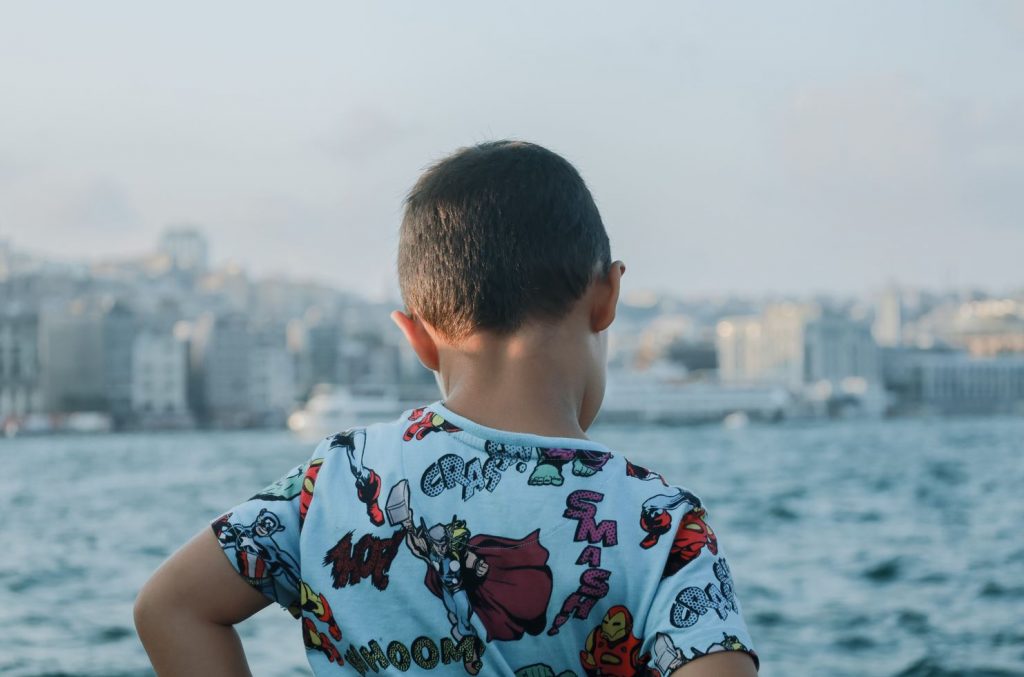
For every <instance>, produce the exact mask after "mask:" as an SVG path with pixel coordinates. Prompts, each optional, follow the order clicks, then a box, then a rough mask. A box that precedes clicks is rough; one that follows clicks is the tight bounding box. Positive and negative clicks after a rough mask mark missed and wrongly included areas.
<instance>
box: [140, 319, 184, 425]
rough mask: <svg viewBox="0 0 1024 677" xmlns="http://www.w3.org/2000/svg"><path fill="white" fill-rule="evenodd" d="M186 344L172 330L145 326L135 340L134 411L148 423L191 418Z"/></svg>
mask: <svg viewBox="0 0 1024 677" xmlns="http://www.w3.org/2000/svg"><path fill="white" fill-rule="evenodd" d="M187 378H188V352H187V346H186V344H185V343H184V342H183V341H181V340H179V339H178V338H177V337H175V336H174V334H172V333H171V332H169V331H157V330H155V329H144V330H142V331H140V332H139V333H138V334H137V335H136V336H135V340H134V342H133V343H132V387H131V406H132V412H133V413H134V414H135V415H136V417H137V418H138V419H139V420H140V421H142V422H144V423H160V422H166V423H168V424H173V423H177V422H179V421H182V420H184V419H187V418H189V410H188V400H187V390H186V388H187Z"/></svg>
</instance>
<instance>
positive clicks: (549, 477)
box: [211, 405, 757, 677]
mask: <svg viewBox="0 0 1024 677" xmlns="http://www.w3.org/2000/svg"><path fill="white" fill-rule="evenodd" d="M449 416H451V417H450V418H449ZM453 421H456V422H457V425H456V424H455V423H453ZM524 441H525V442H528V443H529V444H527V445H524V444H523V442H524ZM543 441H544V438H540V439H537V436H512V437H508V438H499V439H488V438H486V437H483V436H481V433H480V431H479V430H478V429H474V427H473V425H472V422H471V421H467V420H466V419H464V418H460V417H459V416H457V415H454V414H450V413H448V412H446V411H445V410H444V409H443V407H440V406H435V405H432V406H428V407H420V408H418V409H414V410H412V411H411V414H405V415H403V416H402V417H401V418H400V419H399V420H398V421H395V422H394V423H392V424H387V426H386V427H381V428H375V427H374V428H352V429H349V430H345V431H342V432H338V433H336V434H332V435H330V436H328V437H326V438H324V439H323V441H322V442H321V444H320V445H319V446H318V447H317V450H316V451H315V452H314V454H313V456H312V458H310V460H309V461H307V462H306V463H303V464H302V465H300V466H298V467H297V468H294V469H293V470H292V471H290V472H289V473H288V474H287V475H285V476H284V477H282V478H281V479H280V480H278V481H277V482H274V483H273V484H271V485H269V486H267V487H265V488H264V489H263V490H261V491H260V492H259V493H257V494H255V495H254V496H253V497H252V498H251V499H249V501H248V502H246V503H243V504H241V505H240V506H236V508H237V510H235V509H233V510H232V511H229V512H227V513H225V514H223V515H221V516H220V517H219V518H217V519H216V520H215V521H214V522H213V523H212V524H211V526H212V528H213V531H214V533H215V534H216V535H217V538H218V540H219V542H220V545H221V547H222V549H223V550H224V552H225V554H226V555H227V556H228V557H229V559H230V560H231V562H232V564H233V565H234V566H235V568H236V569H237V570H238V571H239V573H240V574H241V575H242V576H243V577H244V578H245V580H247V581H248V582H249V583H250V584H251V585H253V586H254V587H256V588H257V589H259V590H260V591H261V592H263V593H264V594H266V595H267V596H269V597H271V598H273V599H276V600H279V601H280V602H281V603H282V604H287V606H288V609H289V611H290V612H291V613H292V614H293V615H294V616H295V617H296V618H297V619H298V623H299V626H300V629H301V635H302V638H303V643H304V645H305V647H306V649H307V653H308V656H309V660H310V664H311V666H313V668H314V673H315V674H318V675H325V674H337V673H345V672H348V673H350V674H359V675H376V674H397V673H402V672H407V671H416V670H425V671H433V670H437V671H438V672H439V673H443V674H452V672H451V671H453V670H454V671H455V672H457V673H465V674H468V675H478V674H514V675H516V677H582V676H583V675H647V676H654V675H658V676H659V677H662V676H663V675H668V674H671V672H672V671H673V670H676V669H678V668H679V667H681V666H683V665H685V664H686V663H688V662H690V661H692V660H694V659H696V658H699V657H700V656H704V655H707V654H709V653H714V652H718V651H745V652H748V653H750V655H751V656H752V657H754V660H755V661H756V660H757V659H756V654H754V652H753V650H752V648H751V642H750V640H749V633H747V631H746V628H745V626H744V624H743V621H742V618H741V614H740V609H739V605H738V602H737V600H736V596H735V589H734V586H733V582H732V578H731V573H730V571H729V567H728V564H727V563H726V561H725V558H724V557H723V556H722V550H721V548H720V546H719V536H718V535H717V534H716V533H715V531H714V530H713V529H712V527H711V525H710V524H709V522H708V512H707V510H706V509H705V507H704V506H703V505H702V504H701V501H700V499H699V498H698V497H697V496H696V495H694V494H693V493H691V492H689V491H688V490H686V489H683V488H680V487H677V486H672V485H670V484H669V483H668V482H667V481H666V479H665V477H664V476H663V475H661V474H660V473H658V472H655V471H654V470H651V469H649V468H645V467H644V466H642V465H639V464H636V463H632V462H631V461H629V460H626V459H625V458H623V457H622V456H620V455H618V454H615V455H613V454H612V452H610V451H607V450H604V449H599V448H598V449H594V448H572V447H571V444H569V443H568V441H567V440H557V441H555V440H554V439H552V442H554V443H551V444H547V445H545V444H543ZM591 446H599V445H591ZM396 449H402V450H404V451H402V452H401V453H403V454H406V457H405V458H406V461H407V463H405V464H404V465H403V464H402V461H401V459H402V457H401V456H400V455H396V451H395V450H396ZM342 452H344V460H343V457H342ZM619 459H622V460H619ZM409 474H411V475H412V477H409V478H408V479H401V478H402V477H403V476H405V477H408V475H409ZM506 475H512V476H514V477H513V479H505V483H504V486H505V488H504V489H502V493H501V499H500V501H499V500H496V499H495V498H491V494H493V493H494V491H495V489H496V488H497V487H498V486H499V485H500V484H502V479H503V478H505V476H506ZM513 480H515V481H513ZM410 481H411V482H412V483H413V484H412V487H415V488H416V489H417V490H418V491H419V492H420V493H416V494H414V495H413V492H412V491H411V487H410ZM325 482H326V483H327V484H325ZM417 483H418V486H417ZM481 497H482V498H481ZM473 498H476V500H475V501H474V502H473V503H472V504H471V505H470V506H469V507H467V508H461V506H462V505H463V503H464V502H465V501H468V500H470V499H473ZM488 499H490V500H488ZM413 503H416V505H415V506H414V505H413ZM441 506H443V507H441ZM524 506H535V509H527V510H525V511H524V510H523V507H524ZM414 507H415V512H414ZM492 510H497V511H500V512H501V513H504V512H506V511H515V513H516V514H517V515H519V516H518V517H517V518H516V519H506V520H503V519H502V518H498V519H497V520H496V519H495V514H494V513H493V512H491V511H492ZM638 512H639V515H638V514H637V513H638ZM533 515H536V516H537V517H538V520H537V521H536V522H535V521H533V519H532V517H533ZM527 516H528V517H527ZM481 525H485V526H481ZM563 527H564V528H563ZM300 532H301V538H299V536H300ZM300 550H301V552H300ZM648 576H650V577H654V580H652V579H651V578H646V579H645V580H646V581H647V583H645V584H639V582H638V581H637V580H635V579H637V578H638V577H648ZM396 583H397V584H398V585H397V586H396ZM396 588H397V589H398V590H400V591H401V594H397V595H396V593H395V590H396ZM556 590H557V594H556ZM642 590H646V591H648V594H654V595H655V597H656V601H655V600H652V599H651V598H650V597H648V598H647V599H643V598H641V597H638V596H637V595H636V594H635V592H639V591H642ZM652 590H654V592H653V593H651V592H650V591H652ZM552 597H554V599H552ZM395 604H399V605H400V608H401V610H402V611H401V612H400V613H396V611H395V610H396V607H394V606H393V605H395ZM378 605H380V609H381V610H385V611H386V612H385V613H380V614H378V613H375V611H376V609H377V606H378ZM352 610H356V611H355V612H354V613H353V611H352ZM339 614H340V615H339ZM381 618H386V619H387V622H386V623H382V622H381V621H380V619H381ZM554 656H560V658H553V657H554Z"/></svg>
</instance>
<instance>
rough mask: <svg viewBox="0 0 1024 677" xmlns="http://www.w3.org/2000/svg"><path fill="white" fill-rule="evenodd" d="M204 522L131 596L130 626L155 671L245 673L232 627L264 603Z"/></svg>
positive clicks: (167, 676) (166, 674)
mask: <svg viewBox="0 0 1024 677" xmlns="http://www.w3.org/2000/svg"><path fill="white" fill-rule="evenodd" d="M270 601H271V600H270V599H268V598H267V597H266V596H264V595H263V594H262V593H260V592H259V591H258V590H256V589H255V588H254V587H252V586H251V585H249V584H248V583H246V582H245V580H244V579H243V578H242V577H241V576H239V575H238V572H237V571H235V570H234V568H233V567H232V566H231V564H230V562H228V559H227V558H226V557H225V556H224V553H223V551H222V550H221V546H220V544H219V543H218V542H217V537H216V536H215V535H214V533H213V531H212V530H211V529H210V528H209V527H205V528H204V529H203V530H202V531H200V532H199V533H198V534H197V535H196V536H195V537H193V538H192V540H191V541H189V542H188V543H186V544H185V545H184V546H182V547H181V549H180V550H178V551H177V552H176V553H174V554H173V555H171V557H170V558H169V559H168V560H167V561H166V562H164V563H163V565H162V566H161V567H160V568H159V569H157V570H156V572H155V573H154V574H153V576H152V577H151V578H150V579H149V581H147V582H146V584H145V585H144V586H143V587H142V590H141V591H140V592H139V596H138V597H137V598H136V600H135V610H134V611H135V630H136V632H138V634H139V639H141V640H142V645H143V646H144V647H145V649H146V653H148V654H149V659H150V661H151V662H152V663H153V668H154V670H156V672H157V674H158V675H160V677H174V676H176V675H190V676H191V675H232V676H233V675H249V674H250V672H249V666H248V664H247V663H246V660H245V653H244V652H243V650H242V643H241V641H240V640H239V638H238V634H237V633H236V632H235V629H234V628H233V627H232V626H233V625H234V624H235V623H239V622H241V621H243V620H245V619H246V618H248V617H249V616H252V615H253V614H254V613H256V612H257V611H259V610H260V609H263V608H264V607H266V606H267V605H268V604H270Z"/></svg>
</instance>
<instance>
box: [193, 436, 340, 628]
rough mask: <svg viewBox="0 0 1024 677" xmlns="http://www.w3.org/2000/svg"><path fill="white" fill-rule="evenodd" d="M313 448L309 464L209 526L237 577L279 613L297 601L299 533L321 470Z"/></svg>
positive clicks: (317, 454)
mask: <svg viewBox="0 0 1024 677" xmlns="http://www.w3.org/2000/svg"><path fill="white" fill-rule="evenodd" d="M322 447H323V445H322V444H321V445H319V446H318V447H317V448H316V450H315V451H314V453H313V457H312V458H310V460H308V461H306V462H305V463H302V464H300V465H297V466H295V467H294V468H292V469H291V470H290V471H288V473H286V474H285V475H284V476H283V477H281V478H280V479H279V480H277V481H276V482H274V483H273V484H270V485H268V486H267V487H265V488H264V489H263V490H261V491H260V492H259V493H257V494H255V495H254V496H252V497H251V498H249V499H248V500H246V501H243V502H242V503H239V504H238V505H236V506H235V507H233V508H231V509H230V510H228V511H227V512H225V513H224V514H222V515H220V516H219V517H218V518H217V519H215V520H213V521H212V522H211V523H210V527H211V528H212V529H213V533H214V534H215V535H216V536H217V541H218V542H219V543H220V547H221V549H222V550H223V551H224V554H225V555H226V556H227V558H228V561H229V562H230V563H231V565H232V566H233V567H234V568H235V570H236V571H237V572H238V574H239V575H240V576H241V577H242V578H244V579H245V581H246V582H247V583H248V584H249V585H251V586H252V587H254V588H256V589H257V590H259V591H260V592H261V593H263V594H264V595H266V596H267V597H268V598H270V599H271V600H273V601H275V602H277V603H278V604H280V605H281V606H282V607H285V608H294V607H295V605H296V604H297V603H298V601H299V585H300V583H299V582H300V580H301V566H300V557H299V532H300V531H301V530H302V524H303V521H304V520H305V517H306V511H307V510H308V509H309V504H310V500H311V499H312V490H313V484H314V483H315V481H316V476H317V474H318V473H319V470H320V466H321V465H322V464H323V457H322V455H321V454H320V453H319V452H321V449H322Z"/></svg>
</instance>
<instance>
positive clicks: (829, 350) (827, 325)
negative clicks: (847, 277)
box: [804, 315, 881, 389]
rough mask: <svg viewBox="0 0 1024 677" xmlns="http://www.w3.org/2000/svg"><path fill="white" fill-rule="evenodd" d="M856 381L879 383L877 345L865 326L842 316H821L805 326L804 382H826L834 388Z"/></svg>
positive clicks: (868, 328)
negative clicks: (852, 380)
mask: <svg viewBox="0 0 1024 677" xmlns="http://www.w3.org/2000/svg"><path fill="white" fill-rule="evenodd" d="M851 379H859V380H860V381H861V382H863V383H864V384H865V385H868V384H870V385H878V384H880V382H881V362H880V358H879V352H878V345H877V344H876V343H875V340H874V338H873V337H872V335H871V329H870V327H868V325H867V324H865V323H862V322H855V321H853V320H851V319H849V318H847V317H843V316H841V315H823V316H821V317H818V318H815V319H814V320H811V321H810V322H808V323H807V325H806V326H805V327H804V382H806V383H820V382H822V381H827V382H828V383H829V384H830V386H832V388H833V389H836V388H840V387H841V384H842V383H843V382H849V381H850V380H851Z"/></svg>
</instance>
